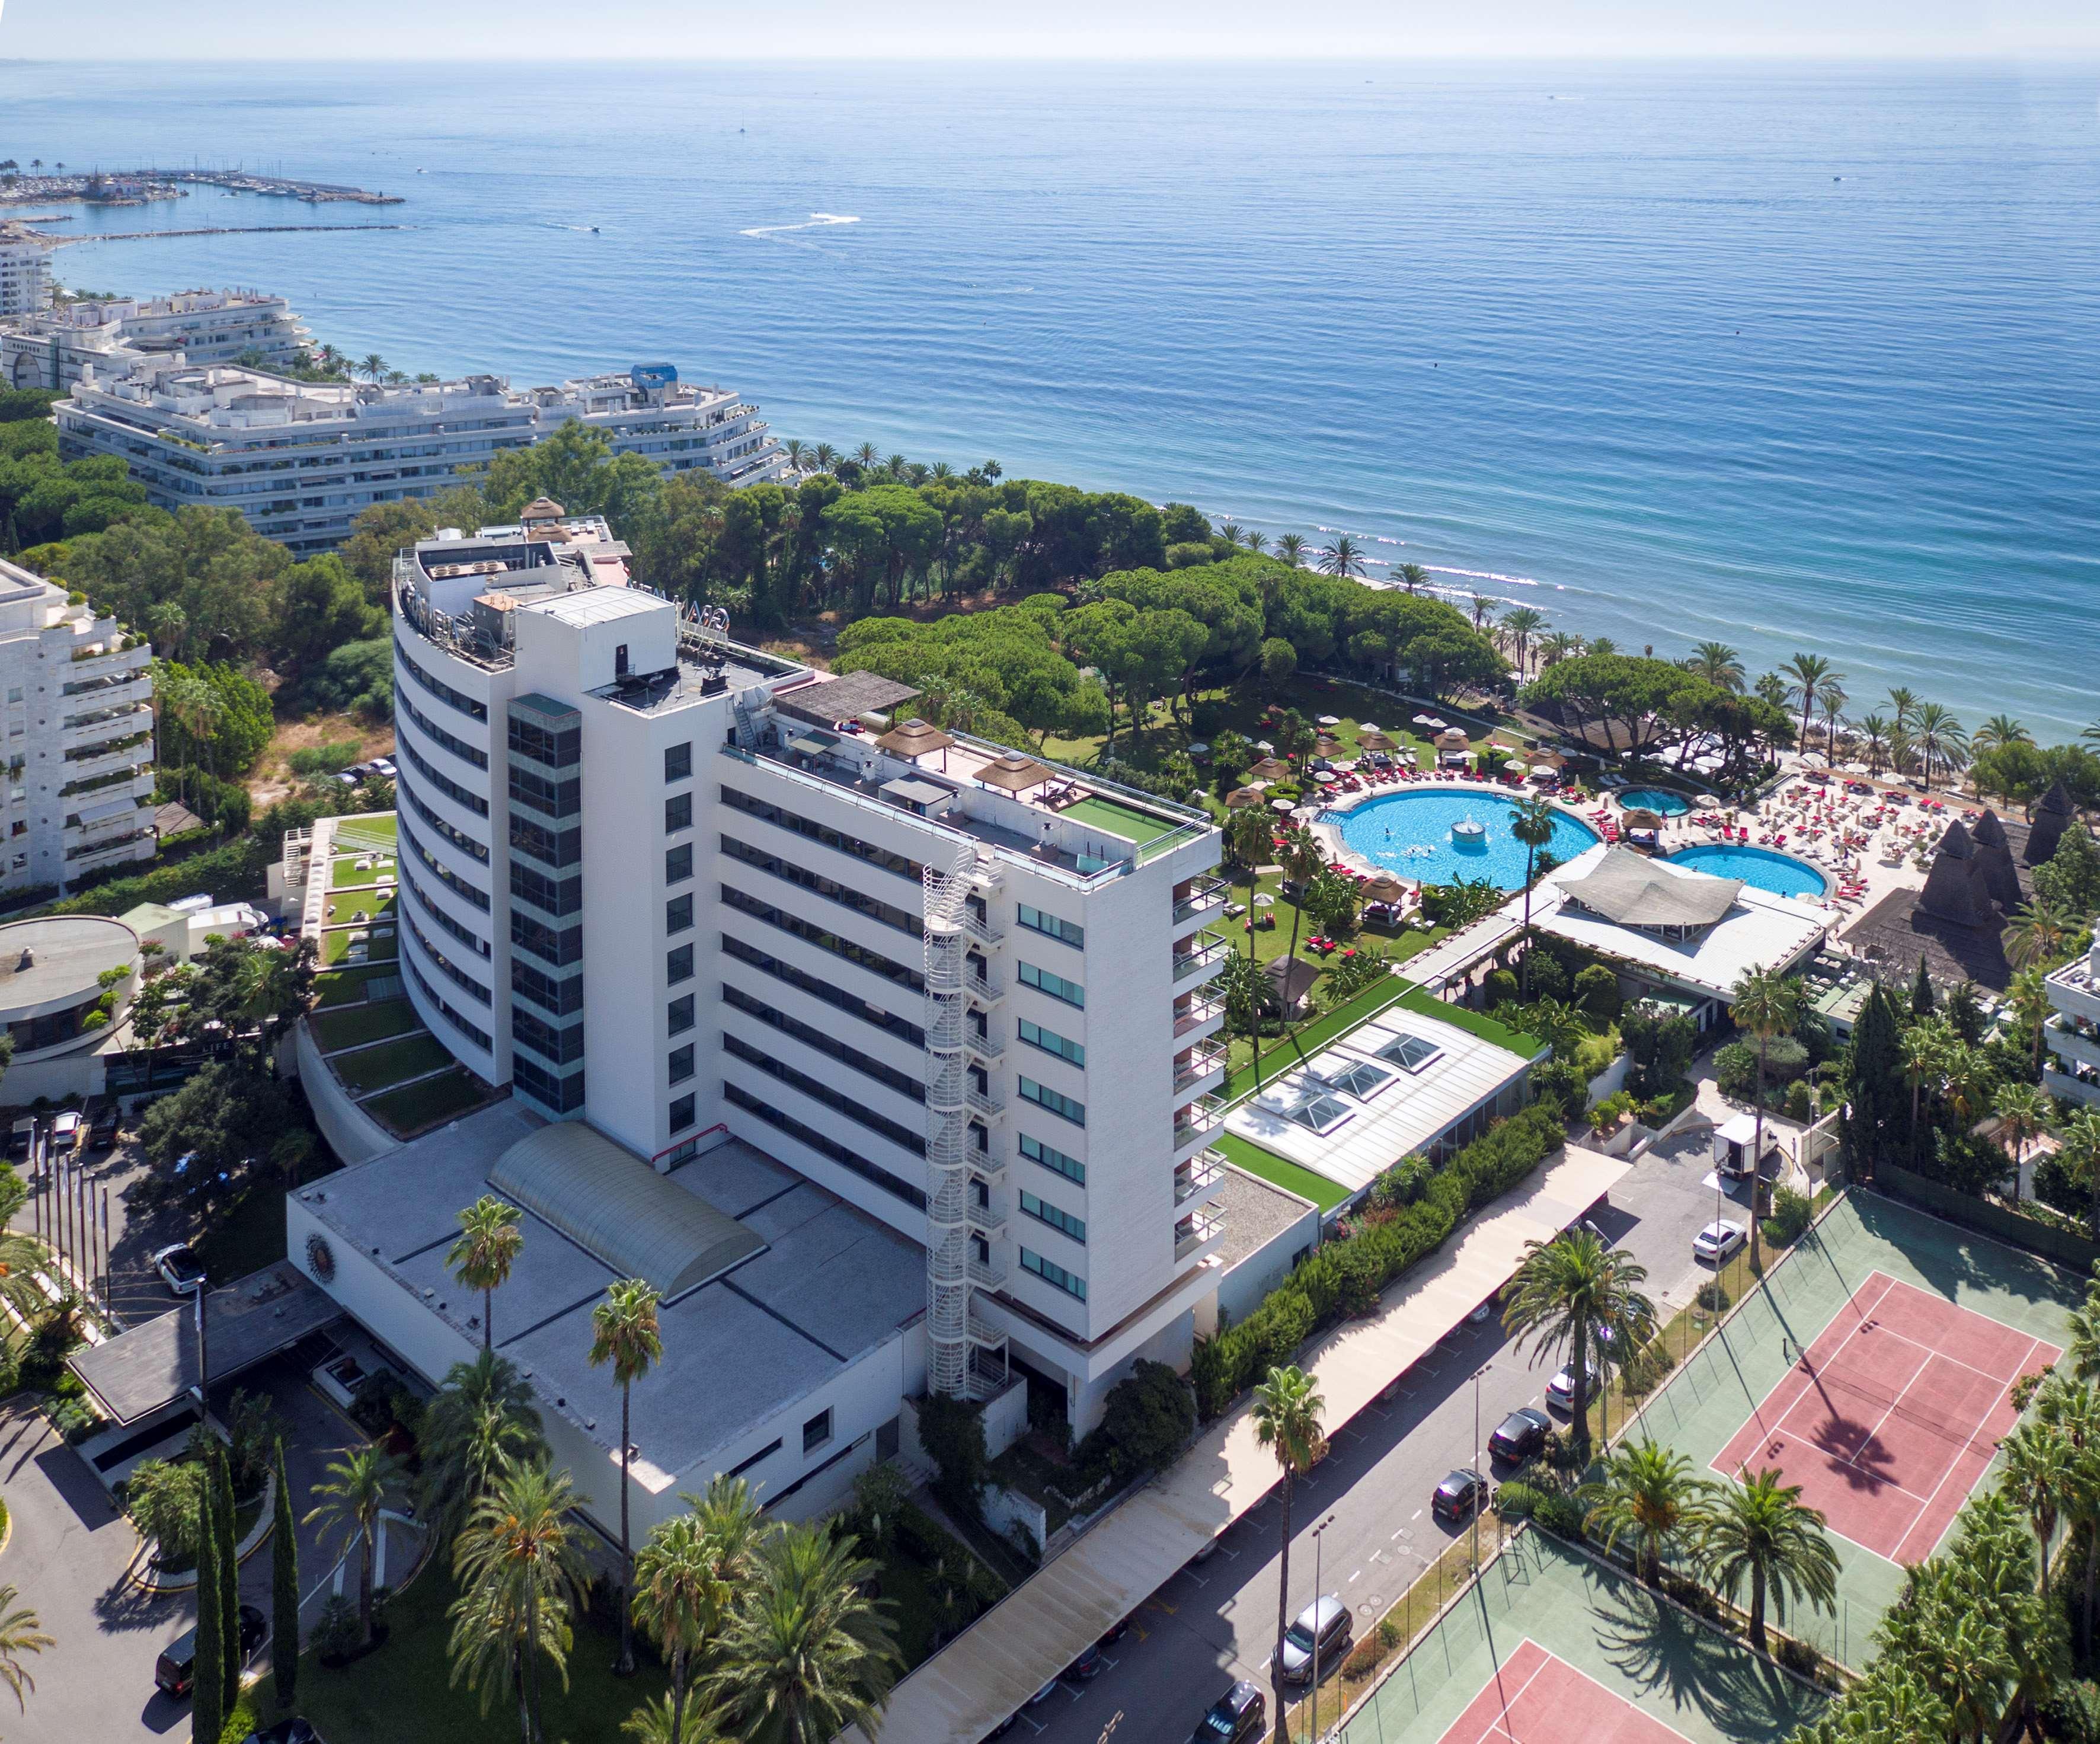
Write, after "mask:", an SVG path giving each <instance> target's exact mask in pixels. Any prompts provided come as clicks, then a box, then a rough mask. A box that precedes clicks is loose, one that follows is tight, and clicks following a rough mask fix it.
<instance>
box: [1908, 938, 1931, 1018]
mask: <svg viewBox="0 0 2100 1744" xmlns="http://www.w3.org/2000/svg"><path fill="white" fill-rule="evenodd" d="M1910 1014H1911V1015H1912V1016H1913V1018H1929V1017H1930V1016H1931V1015H1932V977H1931V976H1930V975H1929V974H1926V969H1925V953H1924V952H1923V951H1919V952H1918V954H1917V980H1915V981H1913V982H1912V983H1911V987H1910Z"/></svg>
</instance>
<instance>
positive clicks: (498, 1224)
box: [445, 1193, 525, 1350]
mask: <svg viewBox="0 0 2100 1744" xmlns="http://www.w3.org/2000/svg"><path fill="white" fill-rule="evenodd" d="M459 1223H460V1234H459V1238H458V1239H457V1240H456V1241H455V1242H453V1243H452V1248H451V1251H450V1252H448V1253H447V1254H446V1255H445V1265H446V1268H447V1269H448V1270H449V1271H450V1272H451V1273H452V1276H453V1277H455V1278H457V1279H459V1281H460V1283H461V1284H463V1285H464V1286H465V1287H466V1288H468V1289H470V1290H479V1291H480V1292H481V1348H482V1349H483V1350H493V1349H495V1348H496V1291H498V1290H500V1289H501V1288H502V1287H503V1286H504V1285H505V1284H506V1283H509V1282H510V1268H511V1267H512V1266H513V1265H515V1264H516V1263H517V1260H518V1250H519V1249H520V1248H521V1247H523V1246H524V1245H525V1233H524V1231H523V1230H522V1229H520V1228H519V1227H518V1208H517V1207H516V1206H515V1205H512V1204H510V1203H506V1202H505V1201H504V1200H502V1199H498V1198H496V1195H495V1194H493V1193H484V1194H482V1196H481V1197H480V1198H479V1199H476V1200H475V1201H474V1203H472V1204H471V1205H470V1206H468V1207H467V1208H466V1209H465V1211H463V1212H461V1213H460V1214H459Z"/></svg>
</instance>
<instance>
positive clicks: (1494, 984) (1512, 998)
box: [1482, 969, 1518, 1011]
mask: <svg viewBox="0 0 2100 1744" xmlns="http://www.w3.org/2000/svg"><path fill="white" fill-rule="evenodd" d="M1482 991H1484V993H1485V996H1486V1000H1487V1007H1488V1009H1489V1010H1490V1011H1493V1009H1495V1007H1496V1006H1498V1005H1514V1004H1515V1003H1516V1001H1517V991H1518V990H1517V982H1516V976H1515V974H1513V973H1511V971H1510V970H1508V969H1490V970H1489V972H1488V978H1487V980H1486V981H1485V982H1483V983H1482Z"/></svg>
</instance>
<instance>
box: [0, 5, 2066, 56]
mask: <svg viewBox="0 0 2100 1744" xmlns="http://www.w3.org/2000/svg"><path fill="white" fill-rule="evenodd" d="M2065 51H2070V52H2074V53H2081V54H2100V4H2096V3H2095V0H1586V3H1585V0H1474V3H1472V4H1469V5H1464V6H1453V5H1450V4H1449V3H1448V0H1316V3H1314V4H1311V5H1298V6H1287V5H1278V4H1277V3H1276V0H1051V3H1049V4H1047V5H1035V6H1021V5H1017V4H1014V3H1013V0H796V3H794V4H792V5H790V6H784V7H757V6H753V5H751V4H749V3H748V0H351V3H350V4H344V3H342V0H188V3H187V4H184V5H179V6H171V5H170V4H168V3H167V0H0V56H5V57H15V56H21V57H29V58H39V59H92V58H97V57H108V56H117V55H121V56H124V57H126V58H161V57H169V56H175V57H183V58H188V59H195V60H221V59H235V58H238V59H261V60H271V59H285V60H290V59H305V58H320V57H337V56H347V57H353V58H356V59H360V60H431V59H463V58H468V57H474V56H481V57H496V56H501V57H504V58H509V59H523V60H556V59H558V58H560V57H562V56H563V55H584V56H591V57H607V56H614V57H620V58H646V57H655V56H663V57H673V58H692V57H715V56H782V57H794V58H803V57H810V58H815V57H834V56H853V57H865V56H876V55H887V56H907V57H921V56H936V55H937V56H957V57H967V56H1000V55H1056V56H1061V57H1071V56H1087V57H1119V56H1131V57H1139V56H1149V57H1186V58H1190V59H1199V58H1214V57H1218V56H1252V57H1260V58H1269V59H1273V58H1277V57H1280V56H1286V55H1312V56H1326V55H1394V56H1405V55H1504V56H1511V57H1515V56H1522V55H1603V56H1619V55H1935V56H1939V55H1954V56H1999V55H2023V54H2037V53H2041V54H2049V53H2062V52H2065Z"/></svg>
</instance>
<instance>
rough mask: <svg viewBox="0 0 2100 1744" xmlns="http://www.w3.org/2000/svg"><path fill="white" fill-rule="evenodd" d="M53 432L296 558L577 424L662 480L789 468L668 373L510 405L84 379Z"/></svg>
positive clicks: (143, 375) (158, 377)
mask: <svg viewBox="0 0 2100 1744" xmlns="http://www.w3.org/2000/svg"><path fill="white" fill-rule="evenodd" d="M57 419H58V426H59V444H60V453H61V454H63V455H64V457H66V458H68V459H78V458H80V457H82V456H85V455H89V454H114V455H116V456H117V457H119V458H120V459H122V460H123V461H126V462H127V463H128V464H129V465H130V469H131V475H132V477H133V478H135V479H137V480H138V481H139V483H141V484H143V485H144V486H145V487H146V489H147V492H148V495H149V496H150V497H151V499H152V501H153V502H155V503H156V504H157V505H158V506H161V507H162V508H164V509H180V508H184V507H188V506H202V507H207V508H230V509H238V510H240V512H241V514H244V515H245V516H246V517H247V519H248V520H249V523H250V524H251V525H253V526H254V528H255V530H256V531H257V532H260V533H262V534H264V535H265V536H267V537H269V538H271V539H275V540H277V541H280V543H282V544H285V545H289V546H290V547H291V548H292V549H293V550H299V551H314V550H328V549H329V548H332V547H333V546H334V545H338V544H340V543H341V542H342V540H343V539H344V538H345V537H346V536H347V535H348V533H349V532H350V524H351V520H352V519H354V518H355V516H356V514H357V513H358V511H359V510H362V509H365V508H368V507H369V506H371V505H372V504H373V503H376V502H390V501H395V500H397V499H399V498H402V497H435V496H436V495H438V494H439V493H440V492H443V491H445V490H447V489H448V488H451V487H452V485H454V484H456V483H459V482H460V479H459V475H460V473H461V471H462V470H466V471H474V470H480V469H482V468H484V467H486V466H487V465H488V463H489V461H492V459H493V458H494V457H496V455H498V454H500V453H502V452H503V451H504V450H505V449H507V448H526V447H529V446H530V445H531V444H533V443H535V442H537V441H539V440H540V439H542V438H543V437H545V436H548V435H552V434H553V433H554V431H555V430H558V428H560V427H561V426H562V425H563V424H565V423H568V422H572V421H577V420H580V421H581V422H583V423H585V424H586V425H588V426H591V427H592V428H593V429H600V430H604V431H605V432H606V433H607V435H608V436H609V437H610V438H611V442H612V447H613V451H614V452H615V453H620V454H626V453H638V454H642V455H644V456H646V457H647V458H648V459H650V460H651V461H653V462H654V463H655V465H656V466H659V467H660V468H661V469H662V470H664V472H665V473H666V474H674V473H677V472H683V471H690V470H704V471H706V472H708V473H709V474H710V475H712V476H713V477H715V478H717V479H721V480H722V482H724V483H728V484H735V485H744V484H755V483H760V482H761V481H762V480H765V479H773V478H777V477H779V475H781V474H782V473H783V472H784V471H785V470H786V469H787V457H786V455H785V453H783V451H782V449H781V448H780V445H779V443H778V442H776V441H775V440H774V439H773V436H772V435H771V434H770V430H769V429H768V426H767V425H766V423H765V420H764V419H762V418H761V417H759V416H758V413H757V408H756V407H754V406H752V405H750V404H747V403H745V402H744V401H743V400H741V399H740V398H739V396H738V395H735V393H733V392H731V391H729V390H728V389H726V388H720V387H701V386H694V385H691V384H689V383H683V382H680V381H679V380H678V379H677V371H676V370H675V369H672V368H671V367H670V366H668V364H660V365H637V367H636V368H635V369H632V370H630V371H629V372H627V373H625V374H624V375H617V376H594V377H588V378H585V379H583V380H579V381H575V382H564V383H562V386H559V387H545V388H534V389H532V390H530V391H523V392H520V391H513V390H512V388H511V386H510V382H508V381H507V380H505V378H504V377H501V376H492V375H474V376H468V377H465V378H464V379H463V380H460V381H456V382H428V383H408V384H404V385H400V386H380V385H362V386H360V385H356V384H352V383H336V382H292V381H288V380H285V379H284V378H282V377H277V376H272V375H268V374H266V373H260V372H258V371H255V370H251V369H240V368H235V367H231V366H227V365H223V364H197V363H193V362H189V361H187V360H177V361H173V362H169V363H164V364H149V365H146V366H143V367H139V366H134V367H131V368H130V369H129V370H128V372H127V373H126V374H125V375H124V376H122V377H120V378H117V379H114V380H112V379H108V378H106V377H104V376H103V375H102V373H100V372H99V371H98V370H95V369H83V370H82V374H81V377H80V379H79V380H78V381H77V382H76V383H75V384H74V386H73V396H72V398H71V399H69V400H64V401H62V402H60V404H59V406H58V408H57Z"/></svg>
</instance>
